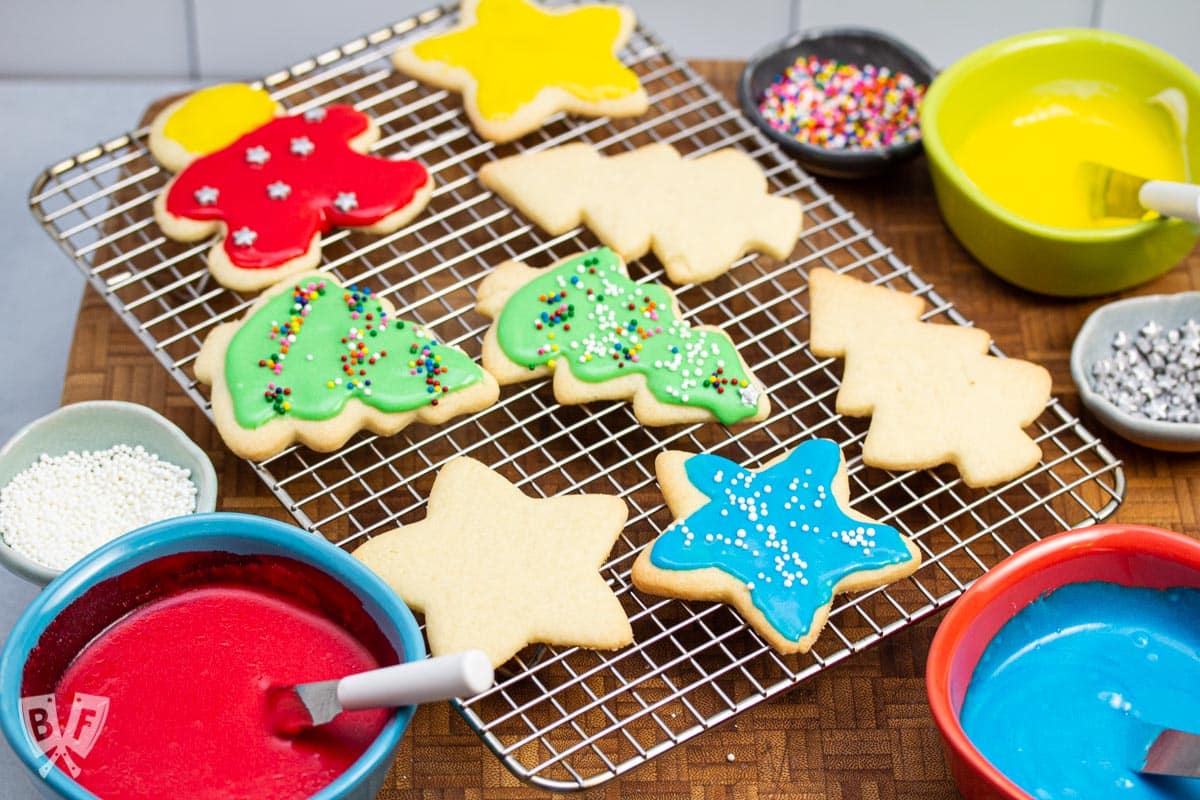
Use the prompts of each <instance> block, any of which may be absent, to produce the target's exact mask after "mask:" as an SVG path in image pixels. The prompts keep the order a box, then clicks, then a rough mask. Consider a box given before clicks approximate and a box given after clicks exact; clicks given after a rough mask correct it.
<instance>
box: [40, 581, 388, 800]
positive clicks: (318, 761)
mask: <svg viewBox="0 0 1200 800" xmlns="http://www.w3.org/2000/svg"><path fill="white" fill-rule="evenodd" d="M377 666H379V662H378V661H377V660H376V658H374V657H373V656H372V655H371V653H370V652H369V651H368V649H367V648H366V647H365V646H364V645H363V644H362V643H360V642H359V641H358V640H357V639H355V638H354V637H353V636H351V635H350V634H349V633H348V632H347V631H346V630H345V629H343V628H342V627H340V626H339V625H338V624H335V623H334V622H332V621H330V620H329V619H328V618H327V617H325V616H324V615H322V614H319V613H317V612H315V611H313V610H310V609H309V608H305V607H302V606H301V605H299V604H297V603H295V602H292V601H291V600H288V599H284V598H283V597H281V596H278V595H275V594H270V593H266V592H263V591H260V590H258V589H252V588H248V587H246V586H242V585H233V584H217V585H210V586H202V587H193V588H188V589H184V590H182V591H180V592H178V593H175V594H172V595H169V596H167V597H163V598H161V599H158V600H154V601H153V602H150V603H148V604H146V605H144V606H142V607H141V608H138V609H137V610H135V611H133V612H132V613H130V614H128V615H127V616H125V617H123V618H122V619H120V620H119V621H117V622H116V623H115V624H114V625H112V626H111V627H109V628H108V629H107V630H105V631H104V632H103V633H102V634H100V635H99V636H98V637H97V638H96V639H95V640H94V641H93V642H92V643H91V644H90V645H88V646H87V647H86V648H85V649H84V650H83V651H82V652H81V653H80V654H79V655H78V656H77V657H76V658H75V660H74V661H73V662H72V663H71V665H70V666H69V667H68V668H67V670H66V671H65V672H64V673H63V675H62V677H61V679H60V680H59V681H58V684H57V686H56V687H55V694H56V696H57V697H56V703H57V705H58V707H59V708H60V709H64V710H65V709H69V708H70V703H71V700H72V698H73V697H74V695H75V693H76V692H81V693H84V694H90V695H101V696H103V697H107V698H108V699H109V708H108V714H107V717H106V718H105V719H104V722H103V727H102V728H101V730H100V732H99V735H98V736H97V738H96V743H95V746H94V748H93V749H92V751H91V752H90V753H88V755H87V758H86V760H84V761H82V762H80V767H81V768H82V771H81V773H80V774H79V776H78V777H77V778H76V780H77V781H78V782H79V783H81V784H82V785H83V786H85V787H86V788H87V789H89V790H90V791H92V792H93V793H95V794H96V795H98V796H100V797H103V798H105V800H121V799H122V798H133V797H187V798H198V799H200V800H203V799H205V798H214V799H215V798H221V799H222V800H228V798H234V797H271V798H302V797H308V796H310V795H311V794H313V793H314V792H316V791H318V790H319V789H321V788H322V787H324V786H326V785H328V784H329V783H330V782H331V781H332V780H334V779H335V778H336V777H337V776H338V775H340V774H341V773H342V772H344V771H345V770H346V768H347V767H349V766H350V764H352V763H353V762H354V761H355V760H356V759H357V758H358V757H359V756H360V755H361V754H362V752H363V751H364V750H365V749H366V748H367V746H368V745H369V744H370V743H371V741H372V740H373V739H374V738H375V737H376V736H377V735H378V734H379V732H380V730H382V728H383V726H384V724H385V723H386V721H387V718H388V715H389V713H390V712H388V711H384V710H373V711H359V712H349V713H345V714H342V715H341V716H339V717H338V718H337V719H336V720H335V721H334V722H332V723H330V724H329V725H326V726H324V727H322V728H319V729H312V730H309V731H307V732H305V733H303V734H301V735H300V736H297V737H294V738H283V737H281V736H278V735H275V734H274V733H273V732H272V727H271V722H270V719H269V715H268V712H269V709H268V704H267V694H266V693H267V689H268V688H269V687H271V686H273V685H281V684H284V685H286V684H293V683H298V682H304V681H316V680H326V679H330V678H335V677H341V676H343V675H347V674H350V673H352V672H359V671H362V670H365V669H373V668H375V667H377ZM60 716H62V715H60Z"/></svg>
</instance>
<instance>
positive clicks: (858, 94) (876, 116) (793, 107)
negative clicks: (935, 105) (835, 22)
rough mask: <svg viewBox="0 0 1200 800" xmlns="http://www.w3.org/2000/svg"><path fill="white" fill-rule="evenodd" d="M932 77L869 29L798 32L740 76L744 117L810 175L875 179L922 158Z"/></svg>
mask: <svg viewBox="0 0 1200 800" xmlns="http://www.w3.org/2000/svg"><path fill="white" fill-rule="evenodd" d="M935 74H936V73H935V70H934V69H933V67H932V66H930V64H929V62H928V61H926V60H925V58H924V57H923V56H922V55H921V54H920V53H918V52H917V51H916V50H913V49H912V48H911V47H909V46H908V45H907V44H905V43H904V42H902V41H900V40H899V39H896V38H895V37H893V36H889V35H887V34H886V33H882V32H880V31H875V30H871V29H869V28H821V29H815V30H808V31H801V32H799V33H796V34H794V35H792V36H790V37H788V38H787V39H785V40H783V41H782V42H778V43H777V44H774V45H771V46H770V47H767V48H766V49H764V50H762V51H761V52H759V53H758V55H756V56H755V57H754V58H753V59H751V60H750V61H749V62H748V63H747V64H746V68H745V69H744V70H743V71H742V76H741V79H740V81H739V82H738V102H739V103H740V104H741V106H742V111H743V113H745V114H746V116H747V117H749V118H750V119H751V120H752V121H753V122H754V124H755V125H757V126H758V127H759V128H761V129H762V131H763V132H764V133H766V135H767V136H769V137H770V138H771V139H772V141H774V142H776V143H778V144H779V145H780V146H781V147H782V148H783V149H784V150H785V151H787V152H788V153H789V154H791V155H792V156H793V157H794V158H795V159H796V160H797V161H798V162H799V163H800V165H801V166H802V167H804V168H805V169H807V170H808V171H810V172H815V173H817V174H820V175H828V176H830V177H834V178H863V177H867V176H869V175H875V174H878V173H880V172H883V171H884V170H886V169H888V168H890V167H892V166H894V165H896V164H898V163H900V162H902V161H904V160H907V159H909V158H912V157H913V156H915V155H916V154H917V153H919V152H921V127H920V116H919V115H920V105H921V100H922V99H923V98H924V96H925V89H926V88H927V87H928V86H929V83H930V82H931V81H932V80H933V77H934V75H935Z"/></svg>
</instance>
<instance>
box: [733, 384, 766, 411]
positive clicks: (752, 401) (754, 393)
mask: <svg viewBox="0 0 1200 800" xmlns="http://www.w3.org/2000/svg"><path fill="white" fill-rule="evenodd" d="M738 394H739V396H740V397H741V398H742V402H743V403H745V404H746V405H748V406H754V405H758V398H759V397H762V392H760V391H759V390H758V387H757V386H744V387H742V390H741V392H739V393H738Z"/></svg>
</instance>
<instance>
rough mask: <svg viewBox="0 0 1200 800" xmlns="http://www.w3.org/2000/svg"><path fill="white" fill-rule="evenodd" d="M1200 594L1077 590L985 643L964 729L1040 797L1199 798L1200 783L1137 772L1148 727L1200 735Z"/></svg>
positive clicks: (1041, 605) (1096, 586) (1109, 586)
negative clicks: (1133, 765) (1199, 622)
mask: <svg viewBox="0 0 1200 800" xmlns="http://www.w3.org/2000/svg"><path fill="white" fill-rule="evenodd" d="M1197 620H1200V591H1198V590H1196V589H1167V590H1165V591H1159V590H1156V589H1144V588H1133V587H1128V586H1119V585H1117V584H1115V583H1102V582H1099V581H1095V582H1090V583H1075V584H1069V585H1067V586H1064V587H1062V588H1061V589H1058V590H1056V591H1054V592H1052V593H1051V594H1049V595H1047V596H1045V597H1043V598H1041V599H1038V600H1035V601H1034V602H1033V603H1031V604H1030V605H1028V606H1026V607H1025V608H1024V609H1022V610H1021V611H1020V612H1019V613H1017V614H1016V615H1015V616H1014V617H1013V618H1012V619H1011V620H1009V621H1008V622H1007V623H1006V624H1005V625H1004V627H1003V628H1001V629H1000V630H999V631H998V632H997V634H996V636H995V638H993V639H992V641H991V642H990V643H989V644H988V646H987V649H986V650H985V651H984V653H983V656H982V657H981V658H980V660H979V664H978V665H977V666H976V667H975V673H974V675H973V676H972V678H971V684H970V686H969V687H968V688H967V694H966V698H965V700H964V701H963V707H962V712H961V721H962V726H963V730H964V731H966V733H967V736H968V737H969V738H970V739H971V741H972V742H973V743H974V744H975V747H976V748H978V749H979V751H980V752H981V753H983V755H984V756H985V757H986V758H987V759H988V760H989V761H990V762H992V764H993V765H994V766H995V767H996V768H997V769H999V770H1000V771H1001V772H1003V773H1004V774H1005V775H1007V776H1008V777H1009V778H1010V779H1011V780H1012V781H1013V782H1014V783H1016V784H1017V785H1018V786H1020V787H1021V788H1022V789H1024V790H1025V791H1026V792H1028V793H1029V794H1030V795H1032V796H1033V797H1035V798H1039V799H1044V800H1051V799H1052V798H1087V799H1088V800H1097V799H1098V800H1103V799H1104V798H1123V799H1124V800H1147V799H1154V800H1158V799H1159V798H1167V797H1172V798H1200V781H1195V780H1189V779H1187V778H1168V777H1163V776H1149V775H1141V774H1139V773H1137V772H1135V771H1134V770H1133V769H1131V767H1130V765H1132V764H1134V763H1138V762H1139V761H1140V759H1141V758H1142V757H1144V755H1145V751H1146V749H1147V747H1148V745H1149V743H1150V741H1151V740H1152V734H1151V733H1150V724H1155V725H1158V726H1164V727H1173V728H1181V729H1183V730H1188V731H1193V732H1200V627H1198V626H1197V624H1196V621H1197Z"/></svg>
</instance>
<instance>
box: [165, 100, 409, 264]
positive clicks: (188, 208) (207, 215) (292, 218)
mask: <svg viewBox="0 0 1200 800" xmlns="http://www.w3.org/2000/svg"><path fill="white" fill-rule="evenodd" d="M324 112H325V113H324V117H323V118H320V119H317V118H313V119H310V118H308V116H306V115H304V114H297V115H294V116H289V117H278V118H276V119H274V120H272V121H270V122H268V123H267V124H266V125H263V126H262V127H260V128H256V129H255V130H253V131H251V132H250V133H247V134H246V135H244V136H242V137H241V138H240V139H238V140H237V141H235V142H234V143H233V144H231V145H229V146H228V147H226V148H225V149H223V150H218V151H217V152H215V153H210V154H209V155H206V156H203V157H202V158H199V159H197V160H196V161H194V162H192V163H191V164H189V165H188V166H187V168H186V169H184V170H183V172H181V173H179V175H178V176H176V178H175V180H174V182H173V183H172V184H171V187H170V191H169V192H168V193H167V198H166V206H167V210H168V211H170V212H171V213H172V214H174V215H175V216H177V217H186V218H188V219H195V220H221V221H223V222H224V223H225V224H226V225H227V226H228V232H227V235H226V237H225V241H224V243H223V246H224V248H225V252H226V253H227V254H228V256H229V260H230V261H231V262H233V264H234V265H235V266H238V267H244V268H246V269H269V268H273V267H278V266H279V265H281V264H283V263H284V262H286V261H290V260H291V259H294V258H297V257H299V256H301V255H303V254H304V253H305V252H307V250H308V248H309V244H310V243H311V242H312V238H313V236H314V235H315V234H317V233H322V234H323V233H326V232H328V231H329V229H330V228H332V227H333V226H335V225H336V226H340V227H361V226H366V225H373V224H375V223H376V222H379V221H380V220H381V219H383V218H384V217H386V216H388V215H389V214H392V213H393V212H396V211H399V210H400V209H402V208H404V207H405V206H407V205H408V204H409V203H411V202H412V200H413V196H414V195H415V194H416V192H417V190H418V189H420V188H421V187H422V186H425V185H426V184H427V183H428V182H429V174H428V173H427V172H426V171H425V167H424V166H422V165H421V164H419V163H418V162H416V161H407V160H403V159H401V160H396V161H392V160H389V159H385V158H378V157H376V156H369V155H363V154H362V153H359V152H357V151H355V150H353V149H351V148H350V146H349V141H350V140H351V139H353V138H355V137H356V136H359V135H361V134H362V133H363V132H364V131H366V130H367V128H368V125H369V118H368V117H367V115H366V114H363V113H362V112H360V111H356V110H354V109H353V108H351V107H350V106H329V107H328V108H325V109H324ZM319 114H320V112H319V111H318V112H317V114H316V115H312V116H319ZM310 115H311V114H310ZM302 138H307V139H308V140H309V141H310V142H311V143H312V145H313V147H312V151H311V152H310V153H308V155H300V154H296V153H293V152H292V141H293V140H298V139H302ZM258 147H262V148H265V149H266V152H267V153H269V154H270V157H269V158H268V159H266V160H265V161H264V162H262V163H253V162H252V161H251V160H249V159H247V156H246V153H247V151H248V150H251V149H253V148H258ZM276 181H282V182H283V183H284V184H286V185H287V187H288V188H289V189H290V192H288V193H287V196H286V197H285V198H282V199H274V198H272V197H270V196H269V194H268V191H267V187H268V186H269V185H270V184H273V183H275V182H276ZM206 187H209V188H213V189H216V190H217V197H216V199H215V201H213V202H210V203H202V202H200V200H199V199H198V198H197V194H196V193H197V192H199V191H200V190H201V189H204V188H206ZM349 192H353V193H354V199H355V201H356V202H357V205H356V207H354V208H343V209H339V208H338V207H337V205H335V201H336V200H337V198H338V195H339V194H342V193H349ZM243 228H248V229H249V230H251V231H253V232H254V233H255V234H256V237H255V238H254V242H253V244H250V245H239V244H237V243H236V242H235V236H234V234H235V233H236V232H237V231H239V230H241V229H243Z"/></svg>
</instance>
